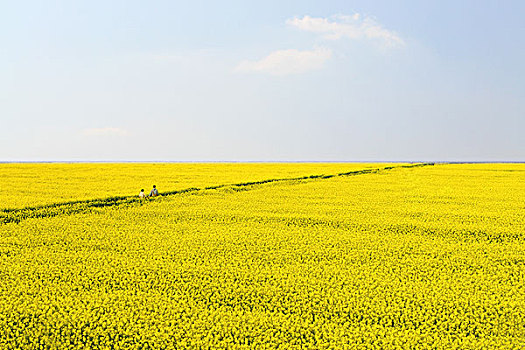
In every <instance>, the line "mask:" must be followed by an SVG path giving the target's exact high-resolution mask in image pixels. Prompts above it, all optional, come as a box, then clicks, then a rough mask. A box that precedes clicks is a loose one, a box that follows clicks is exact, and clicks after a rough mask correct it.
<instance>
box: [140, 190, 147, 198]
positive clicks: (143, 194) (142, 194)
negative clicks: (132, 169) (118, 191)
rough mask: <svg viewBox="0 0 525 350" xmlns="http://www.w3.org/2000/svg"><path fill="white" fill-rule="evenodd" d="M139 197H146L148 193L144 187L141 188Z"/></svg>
mask: <svg viewBox="0 0 525 350" xmlns="http://www.w3.org/2000/svg"><path fill="white" fill-rule="evenodd" d="M139 198H141V199H143V198H146V194H145V193H144V189H142V190H140V193H139Z"/></svg>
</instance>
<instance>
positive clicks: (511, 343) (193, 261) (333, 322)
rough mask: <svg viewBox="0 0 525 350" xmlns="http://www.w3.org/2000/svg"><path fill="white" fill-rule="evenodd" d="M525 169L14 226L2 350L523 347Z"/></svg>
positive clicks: (304, 187)
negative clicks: (47, 349)
mask: <svg viewBox="0 0 525 350" xmlns="http://www.w3.org/2000/svg"><path fill="white" fill-rule="evenodd" d="M524 198H525V165H523V164H502V165H499V164H475V165H468V164H467V165H464V164H458V165H455V164H452V165H435V166H425V167H418V168H395V169H391V170H387V171H381V172H379V173H371V174H362V175H355V176H339V177H333V178H326V179H308V180H302V181H291V182H280V183H269V184H263V185H254V186H247V187H245V188H235V189H234V188H221V189H216V190H203V191H198V192H193V193H186V194H180V195H172V196H167V197H161V198H158V199H156V200H153V201H144V202H143V203H142V205H141V204H131V205H125V206H122V207H120V206H116V207H110V208H93V210H92V212H91V213H89V214H75V215H64V216H56V217H51V218H39V219H34V218H30V219H26V220H23V221H21V222H20V223H19V224H15V223H9V224H4V225H3V226H0V230H1V235H0V239H1V241H0V274H1V276H0V348H13V349H14V348H51V349H62V348H78V349H84V348H104V347H106V348H155V349H181V348H187V349H196V348H229V349H252V348H260V349H275V348H292V349H294V348H296V349H305V348H306V349H404V348H406V349H522V348H524V347H525V283H524V282H525V281H524V279H525V264H524V262H525V245H524V243H525V242H524V240H525V236H524V235H525V215H524V214H525V202H524Z"/></svg>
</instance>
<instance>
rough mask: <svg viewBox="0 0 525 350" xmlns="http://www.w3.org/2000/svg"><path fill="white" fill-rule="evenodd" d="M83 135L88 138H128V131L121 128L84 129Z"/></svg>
mask: <svg viewBox="0 0 525 350" xmlns="http://www.w3.org/2000/svg"><path fill="white" fill-rule="evenodd" d="M82 133H83V134H84V135H86V136H126V135H128V134H129V133H128V131H127V130H125V129H121V128H92V129H84V130H83V131H82Z"/></svg>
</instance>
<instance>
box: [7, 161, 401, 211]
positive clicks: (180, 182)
mask: <svg viewBox="0 0 525 350" xmlns="http://www.w3.org/2000/svg"><path fill="white" fill-rule="evenodd" d="M388 165H391V164H378V163H373V164H371V163H368V164H367V163H120V164H106V163H33V164H31V163H12V164H10V163H4V164H0V193H1V197H0V198H1V199H0V209H6V208H23V207H27V206H37V205H45V204H50V203H61V202H67V201H72V200H86V199H94V198H106V197H112V196H130V195H138V193H139V191H140V190H141V189H144V190H145V191H146V192H147V193H149V190H151V188H152V186H153V185H157V188H158V189H159V190H160V191H161V192H163V191H173V190H181V189H185V188H189V187H205V186H213V185H220V184H230V183H238V182H246V181H259V180H266V179H273V178H288V177H297V176H305V175H317V174H334V173H339V172H347V171H352V170H358V169H369V168H378V167H384V166H388Z"/></svg>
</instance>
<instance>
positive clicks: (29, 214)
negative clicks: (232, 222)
mask: <svg viewBox="0 0 525 350" xmlns="http://www.w3.org/2000/svg"><path fill="white" fill-rule="evenodd" d="M431 165H434V163H415V164H409V165H397V166H386V167H381V168H374V169H362V170H354V171H349V172H343V173H337V174H329V175H309V176H301V177H292V178H278V179H267V180H261V181H252V182H242V183H236V184H223V185H216V186H207V187H203V188H198V187H191V188H186V189H182V190H176V191H168V192H163V193H161V197H165V196H173V195H181V194H186V193H195V192H201V191H209V190H216V189H227V188H229V189H232V190H241V189H242V190H248V189H250V188H253V187H255V186H262V185H265V184H269V183H290V182H294V181H302V182H304V181H313V180H322V179H330V178H334V177H341V176H355V175H364V174H375V173H379V172H383V171H389V170H392V169H399V168H415V167H422V166H431ZM146 203H148V200H143V199H142V200H141V199H140V198H138V197H137V196H116V197H108V198H97V199H89V200H79V201H68V202H62V203H53V204H46V205H39V206H34V207H25V208H19V209H0V224H8V223H19V222H21V221H22V220H25V219H29V218H45V217H53V216H62V215H72V214H78V213H88V212H92V211H93V210H94V209H97V208H106V207H115V206H126V205H133V204H140V205H142V204H146Z"/></svg>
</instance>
